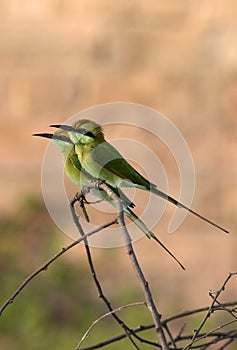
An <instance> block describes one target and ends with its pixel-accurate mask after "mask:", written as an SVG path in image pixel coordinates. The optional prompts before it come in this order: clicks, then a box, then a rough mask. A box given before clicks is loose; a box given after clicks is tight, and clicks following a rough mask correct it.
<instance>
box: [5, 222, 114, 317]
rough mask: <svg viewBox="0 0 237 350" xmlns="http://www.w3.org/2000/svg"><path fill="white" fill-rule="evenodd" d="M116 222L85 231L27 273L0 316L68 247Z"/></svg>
mask: <svg viewBox="0 0 237 350" xmlns="http://www.w3.org/2000/svg"><path fill="white" fill-rule="evenodd" d="M116 222H117V220H113V221H111V222H109V223H107V224H105V225H103V226H100V227H98V228H96V229H94V230H92V231H90V232H89V233H87V234H86V235H85V236H84V237H80V238H79V239H78V240H76V241H74V242H73V243H71V244H69V245H68V246H66V247H64V248H62V249H61V250H60V251H59V252H58V253H57V254H55V255H54V256H53V257H52V258H50V259H49V260H48V261H46V262H45V263H44V264H43V265H42V266H40V267H39V268H38V269H37V270H35V271H34V272H33V273H32V274H31V275H29V276H28V277H27V278H26V279H25V280H24V281H23V282H22V283H21V284H20V286H19V287H18V288H17V289H16V291H15V292H14V293H13V294H12V295H11V296H10V297H9V298H8V299H7V300H6V302H5V303H4V304H3V305H2V307H1V308H0V316H1V315H2V313H3V311H4V310H5V309H6V308H7V306H8V305H10V304H12V303H13V301H14V300H15V298H16V297H17V295H18V294H19V293H20V292H21V291H22V290H23V289H24V288H25V287H26V286H27V285H28V284H29V282H30V281H31V280H32V279H33V278H34V277H36V276H37V275H38V274H39V273H41V272H42V271H46V270H47V269H48V267H49V266H50V265H51V264H52V263H53V262H54V261H55V260H57V259H58V258H59V257H60V256H61V255H63V254H64V253H65V252H66V251H68V250H69V249H71V248H73V247H75V246H76V245H78V244H79V243H81V242H82V241H84V240H85V238H86V239H87V238H88V237H90V236H92V235H94V234H95V233H97V232H100V231H101V230H103V229H105V228H106V227H109V226H112V225H114V224H115V223H116Z"/></svg>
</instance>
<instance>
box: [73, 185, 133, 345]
mask: <svg viewBox="0 0 237 350" xmlns="http://www.w3.org/2000/svg"><path fill="white" fill-rule="evenodd" d="M88 190H89V189H88ZM82 196H83V197H84V194H83V193H82ZM77 201H79V202H80V203H81V198H80V195H78V194H76V195H75V196H74V197H73V199H72V200H71V202H70V208H71V213H72V217H73V221H74V223H75V225H76V227H77V229H78V231H79V233H80V235H81V236H82V238H83V240H84V243H85V250H86V255H87V259H88V263H89V267H90V270H91V274H92V277H93V279H94V282H95V285H96V288H97V290H98V292H99V297H100V298H101V299H102V300H103V302H104V303H105V305H106V306H107V308H108V310H109V311H110V312H111V315H112V316H113V318H114V319H115V320H116V322H118V324H119V325H120V326H121V327H122V328H123V329H124V331H125V333H126V335H127V337H128V338H129V340H130V341H131V343H132V344H133V346H134V347H135V348H136V349H139V347H138V346H137V344H136V343H135V342H134V340H133V339H132V337H131V334H132V330H131V329H130V328H129V327H127V325H126V324H125V323H124V322H123V321H122V320H121V319H120V318H119V317H118V316H117V315H116V313H114V312H113V308H112V306H111V303H110V301H109V300H108V299H107V298H106V296H105V294H104V292H103V289H102V286H101V284H100V282H99V279H98V278H97V274H96V271H95V268H94V264H93V260H92V256H91V252H90V247H89V244H88V240H87V238H86V236H85V232H84V230H83V228H82V226H81V224H80V222H79V217H78V215H77V214H76V212H75V203H76V202H77ZM116 222H117V220H116ZM136 337H137V338H138V336H136Z"/></svg>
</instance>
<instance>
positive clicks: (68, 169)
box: [33, 130, 184, 269]
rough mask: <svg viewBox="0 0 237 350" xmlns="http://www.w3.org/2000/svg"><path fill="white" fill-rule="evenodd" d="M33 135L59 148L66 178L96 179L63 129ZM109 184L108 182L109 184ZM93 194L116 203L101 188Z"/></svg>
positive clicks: (140, 223) (149, 234)
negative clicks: (82, 162) (81, 160)
mask: <svg viewBox="0 0 237 350" xmlns="http://www.w3.org/2000/svg"><path fill="white" fill-rule="evenodd" d="M33 136H41V137H46V138H50V139H52V142H53V143H54V144H55V145H56V146H57V147H58V148H59V150H60V152H61V154H62V157H63V161H64V170H65V173H66V175H67V176H68V178H69V179H70V180H71V181H72V182H74V183H75V184H77V185H80V186H86V185H88V183H89V182H91V181H96V180H97V179H98V178H96V177H94V176H93V175H91V174H90V173H89V172H87V171H86V170H85V169H83V168H82V166H81V163H80V161H79V157H78V155H77V153H76V152H75V147H76V145H75V144H74V142H73V141H72V140H71V139H70V137H69V135H68V133H67V132H66V131H64V130H58V131H56V132H55V133H54V134H50V133H40V134H34V135H33ZM109 185H110V184H109ZM113 191H114V192H115V193H116V194H117V195H118V196H119V197H120V198H121V199H122V202H123V208H124V213H125V215H126V216H127V217H128V218H129V219H130V220H131V221H133V222H134V223H135V224H136V225H137V226H138V227H139V228H140V229H141V230H142V232H144V233H145V234H146V235H147V237H148V238H153V239H154V240H155V241H156V242H157V243H158V244H160V245H161V246H162V248H164V249H165V251H166V252H167V253H169V254H170V255H171V256H172V257H173V258H174V259H175V260H176V261H177V262H178V264H179V265H180V266H181V267H182V269H184V266H183V265H182V264H181V263H180V262H179V260H178V259H177V258H176V257H175V256H174V255H173V254H172V253H171V251H170V250H168V248H166V246H165V245H164V244H163V243H162V242H161V241H160V240H159V239H158V238H157V237H156V236H155V234H154V233H153V232H152V231H150V230H149V229H148V227H147V226H146V225H145V224H144V222H143V221H142V220H141V219H139V218H138V217H137V215H136V214H135V213H134V212H133V211H132V210H131V209H130V208H129V206H130V207H131V208H133V207H134V206H135V205H134V204H133V203H131V201H130V200H129V199H128V198H127V196H126V195H125V194H124V193H123V192H122V191H121V189H119V188H117V187H113ZM91 192H92V194H93V195H95V196H97V197H99V198H100V199H102V200H105V201H106V202H109V203H110V204H112V205H113V206H114V207H116V203H115V202H114V201H113V200H112V199H111V198H110V197H109V195H108V194H107V193H106V192H105V191H101V190H92V191H91Z"/></svg>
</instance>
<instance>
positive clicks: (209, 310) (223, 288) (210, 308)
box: [184, 272, 237, 350]
mask: <svg viewBox="0 0 237 350" xmlns="http://www.w3.org/2000/svg"><path fill="white" fill-rule="evenodd" d="M236 274H237V272H230V273H229V275H228V276H227V278H226V279H225V281H224V283H223V284H222V286H221V288H220V289H219V290H218V291H217V292H216V295H215V297H214V298H213V301H212V303H211V305H210V307H209V308H208V311H207V314H206V315H205V317H204V318H203V320H202V322H201V324H200V326H199V327H198V328H197V329H195V331H194V334H193V337H192V340H191V342H190V343H189V344H187V345H186V346H185V348H184V350H189V349H191V346H192V344H193V343H194V341H195V340H196V338H197V337H198V335H199V333H200V331H201V329H202V328H203V326H204V324H205V323H206V322H207V320H208V318H209V317H210V315H211V314H212V313H213V308H214V304H215V302H216V300H217V299H218V297H219V296H220V294H221V293H222V292H223V291H224V290H225V287H226V285H227V283H228V282H229V280H230V279H231V278H232V276H234V275H236Z"/></svg>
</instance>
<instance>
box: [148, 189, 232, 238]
mask: <svg viewBox="0 0 237 350" xmlns="http://www.w3.org/2000/svg"><path fill="white" fill-rule="evenodd" d="M150 191H151V192H152V193H154V194H156V195H157V196H159V197H161V198H164V199H166V200H168V201H169V202H170V203H173V204H174V205H176V206H177V207H179V208H183V209H186V210H188V211H189V212H190V213H192V214H193V215H195V216H197V217H198V218H200V219H202V220H204V221H206V222H208V223H209V224H211V225H212V226H215V227H216V228H218V229H220V230H222V231H224V232H225V233H229V231H227V230H226V229H224V228H223V227H221V226H219V225H217V224H216V223H215V222H213V221H211V220H209V219H207V218H205V217H204V216H202V215H200V214H198V213H197V212H196V211H194V210H192V209H190V208H188V207H187V206H186V205H184V204H182V203H180V202H178V201H177V200H176V199H174V198H172V197H170V196H169V195H167V194H166V193H164V192H162V191H160V190H158V189H157V188H156V187H153V186H152V187H151V188H150Z"/></svg>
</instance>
